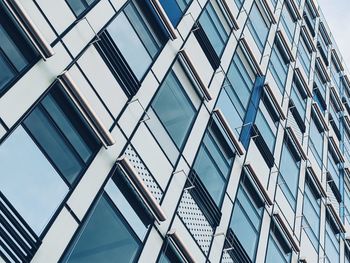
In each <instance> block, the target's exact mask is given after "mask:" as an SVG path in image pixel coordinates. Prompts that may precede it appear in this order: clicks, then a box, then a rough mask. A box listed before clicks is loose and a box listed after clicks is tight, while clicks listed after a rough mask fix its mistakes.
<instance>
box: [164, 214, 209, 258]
mask: <svg viewBox="0 0 350 263" xmlns="http://www.w3.org/2000/svg"><path fill="white" fill-rule="evenodd" d="M171 229H176V233H177V234H178V236H179V237H180V238H181V240H182V241H183V242H184V244H185V246H186V247H188V248H191V249H190V252H191V255H192V256H193V258H194V259H195V261H196V262H198V263H204V262H205V256H204V254H203V252H202V251H201V250H200V249H199V247H198V245H197V244H196V243H195V242H194V239H193V238H192V236H191V235H190V233H189V232H188V230H187V229H186V227H185V226H184V224H183V223H182V222H181V220H180V219H179V217H178V216H177V215H176V216H175V218H174V222H173V225H172V227H171Z"/></svg>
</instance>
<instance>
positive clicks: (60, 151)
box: [0, 84, 100, 235]
mask: <svg viewBox="0 0 350 263" xmlns="http://www.w3.org/2000/svg"><path fill="white" fill-rule="evenodd" d="M99 145H100V144H99V142H98V141H97V139H96V137H95V135H94V134H93V133H92V131H91V129H90V128H89V127H88V126H87V124H86V123H85V121H84V119H83V118H82V116H81V114H80V113H79V112H78V110H77V108H76V107H75V106H74V105H73V103H72V101H71V100H70V99H69V98H68V97H67V95H66V94H65V93H64V92H63V90H62V88H61V86H59V85H58V84H56V85H55V86H54V87H52V90H51V91H50V92H49V93H48V95H46V96H45V97H44V99H43V100H42V101H41V102H40V103H39V104H38V105H37V106H36V107H35V108H34V109H33V110H32V112H31V113H30V114H29V115H28V117H27V118H26V119H25V120H24V122H23V123H22V124H21V125H20V126H19V127H17V128H16V129H15V130H14V131H13V132H12V134H11V135H9V137H8V138H7V139H6V140H5V141H4V142H3V143H2V145H1V147H0V180H1V182H2V184H1V187H0V188H1V189H0V190H1V192H2V193H4V195H5V197H6V198H7V199H8V200H9V201H10V202H11V204H12V205H13V206H14V208H15V209H16V210H17V211H18V212H19V214H20V215H21V216H22V217H23V219H24V220H25V221H26V222H27V223H28V224H29V226H30V227H31V228H32V229H33V230H34V232H35V233H36V234H37V235H40V234H41V233H42V231H43V230H44V228H45V227H46V225H47V224H48V223H49V221H50V219H51V218H52V216H53V215H54V214H55V211H56V209H57V208H58V207H59V206H60V204H61V202H62V200H63V199H64V197H65V196H66V194H67V193H68V191H69V188H70V186H73V185H74V184H75V183H76V181H77V180H78V178H80V176H81V174H82V172H83V171H84V169H85V168H86V167H87V165H88V164H89V163H90V162H91V159H92V157H93V155H94V154H95V153H96V151H97V150H98V149H99V147H100V146H99ZM18 193H21V194H20V195H19V194H18Z"/></svg>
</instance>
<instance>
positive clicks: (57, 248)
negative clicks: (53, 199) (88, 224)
mask: <svg viewBox="0 0 350 263" xmlns="http://www.w3.org/2000/svg"><path fill="white" fill-rule="evenodd" d="M77 228H78V223H77V222H76V221H75V220H74V218H73V217H72V215H71V214H70V213H69V212H68V210H67V209H66V208H65V207H64V208H63V209H62V211H61V212H60V213H59V215H58V216H57V218H56V220H55V222H54V223H53V225H52V226H51V228H50V230H49V232H48V233H47V234H46V236H45V237H44V240H43V242H42V244H41V246H40V247H39V250H38V252H37V253H36V254H35V256H34V258H33V260H32V261H31V262H33V263H42V262H58V260H59V258H60V257H61V255H62V253H63V252H64V250H65V248H66V246H67V245H68V243H69V241H70V239H71V238H72V236H73V234H74V232H75V231H76V230H77ZM58 237H59V238H58Z"/></svg>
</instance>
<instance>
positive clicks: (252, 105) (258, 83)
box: [240, 76, 265, 150]
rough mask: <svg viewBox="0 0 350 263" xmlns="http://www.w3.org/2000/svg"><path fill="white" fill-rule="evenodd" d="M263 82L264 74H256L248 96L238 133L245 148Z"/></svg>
mask: <svg viewBox="0 0 350 263" xmlns="http://www.w3.org/2000/svg"><path fill="white" fill-rule="evenodd" d="M264 83H265V76H258V77H257V78H256V80H255V84H254V87H253V90H252V95H251V96H250V101H249V104H248V109H247V112H246V114H245V118H244V122H243V127H242V131H241V135H240V141H241V142H242V145H243V147H244V148H245V149H246V150H247V149H248V146H249V141H250V135H251V132H252V127H253V123H254V120H255V117H256V114H257V112H258V108H259V102H260V98H261V94H262V89H263V87H264Z"/></svg>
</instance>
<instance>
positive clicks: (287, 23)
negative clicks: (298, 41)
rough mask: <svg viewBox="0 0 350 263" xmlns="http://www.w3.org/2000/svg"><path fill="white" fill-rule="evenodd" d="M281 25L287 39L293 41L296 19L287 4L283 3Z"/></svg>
mask: <svg viewBox="0 0 350 263" xmlns="http://www.w3.org/2000/svg"><path fill="white" fill-rule="evenodd" d="M281 25H282V26H283V28H284V30H285V32H286V34H287V37H288V40H289V41H290V43H293V38H294V32H295V28H296V20H295V19H294V17H293V15H292V13H291V10H290V7H289V4H288V3H285V4H284V6H283V10H282V15H281Z"/></svg>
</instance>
